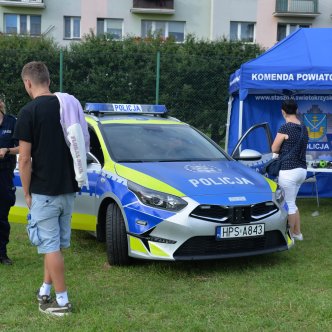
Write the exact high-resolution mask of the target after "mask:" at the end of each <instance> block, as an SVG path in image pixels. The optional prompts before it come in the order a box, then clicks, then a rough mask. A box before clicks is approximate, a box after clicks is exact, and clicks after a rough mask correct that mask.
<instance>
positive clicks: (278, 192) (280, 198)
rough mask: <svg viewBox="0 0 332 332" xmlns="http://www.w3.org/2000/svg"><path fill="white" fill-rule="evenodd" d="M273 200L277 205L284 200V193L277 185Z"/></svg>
mask: <svg viewBox="0 0 332 332" xmlns="http://www.w3.org/2000/svg"><path fill="white" fill-rule="evenodd" d="M275 198H276V201H277V202H278V204H281V203H282V202H283V201H284V199H285V192H284V189H282V188H281V187H280V186H279V185H278V186H277V189H276V192H275Z"/></svg>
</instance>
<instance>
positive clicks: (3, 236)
mask: <svg viewBox="0 0 332 332" xmlns="http://www.w3.org/2000/svg"><path fill="white" fill-rule="evenodd" d="M15 123H16V119H15V117H13V116H11V115H8V114H6V110H5V103H4V102H3V101H2V100H0V263H1V264H4V265H11V264H12V260H11V259H10V258H9V257H8V256H7V244H8V242H9V233H10V225H9V222H8V214H9V210H10V207H11V206H13V205H14V204H15V186H14V183H13V178H14V169H15V165H16V156H15V155H16V154H17V153H18V146H17V145H18V144H17V143H18V142H17V140H15V139H13V134H14V127H15Z"/></svg>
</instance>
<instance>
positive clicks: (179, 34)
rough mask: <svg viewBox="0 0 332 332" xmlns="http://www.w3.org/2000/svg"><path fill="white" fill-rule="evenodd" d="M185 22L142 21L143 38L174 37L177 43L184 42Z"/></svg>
mask: <svg viewBox="0 0 332 332" xmlns="http://www.w3.org/2000/svg"><path fill="white" fill-rule="evenodd" d="M184 28H185V23H184V22H176V21H147V20H143V21H142V37H143V38H145V37H148V36H160V37H162V38H165V39H166V38H168V37H172V38H174V39H175V41H176V42H179V43H181V42H183V41H184Z"/></svg>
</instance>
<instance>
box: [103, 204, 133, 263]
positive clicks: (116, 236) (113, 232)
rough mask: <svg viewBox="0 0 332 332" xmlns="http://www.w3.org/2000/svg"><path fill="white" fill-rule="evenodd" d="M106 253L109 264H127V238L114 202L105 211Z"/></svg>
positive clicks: (128, 261)
mask: <svg viewBox="0 0 332 332" xmlns="http://www.w3.org/2000/svg"><path fill="white" fill-rule="evenodd" d="M106 253H107V259H108V262H109V264H110V265H119V266H121V265H128V264H129V263H130V259H129V256H128V239H127V231H126V226H125V223H124V219H123V215H122V213H121V210H120V208H119V207H118V205H117V204H116V203H111V204H109V205H108V207H107V211H106Z"/></svg>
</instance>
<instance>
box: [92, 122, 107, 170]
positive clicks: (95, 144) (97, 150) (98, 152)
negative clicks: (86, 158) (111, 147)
mask: <svg viewBox="0 0 332 332" xmlns="http://www.w3.org/2000/svg"><path fill="white" fill-rule="evenodd" d="M88 130H89V134H90V152H91V153H92V154H93V155H94V156H95V157H96V158H97V159H98V161H99V162H100V164H101V165H102V166H103V165H104V155H103V151H102V149H101V145H100V142H99V139H98V137H97V134H96V133H95V132H94V130H93V129H92V128H91V127H89V128H88Z"/></svg>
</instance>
